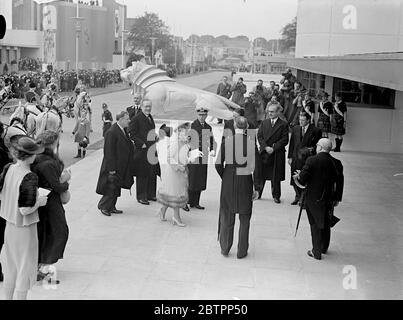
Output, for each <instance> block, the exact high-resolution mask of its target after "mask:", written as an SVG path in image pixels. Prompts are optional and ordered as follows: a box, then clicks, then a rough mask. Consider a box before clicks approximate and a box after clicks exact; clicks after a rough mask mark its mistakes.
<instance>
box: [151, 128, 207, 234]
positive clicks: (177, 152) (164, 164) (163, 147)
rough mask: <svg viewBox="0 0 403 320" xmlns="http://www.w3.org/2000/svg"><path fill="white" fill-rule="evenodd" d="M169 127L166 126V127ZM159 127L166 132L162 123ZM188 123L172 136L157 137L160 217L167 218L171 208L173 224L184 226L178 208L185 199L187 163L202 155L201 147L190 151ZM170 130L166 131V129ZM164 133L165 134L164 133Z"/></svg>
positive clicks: (182, 204)
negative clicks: (159, 169)
mask: <svg viewBox="0 0 403 320" xmlns="http://www.w3.org/2000/svg"><path fill="white" fill-rule="evenodd" d="M165 128H168V127H165ZM161 130H162V131H163V132H165V133H166V131H168V130H164V126H163V127H161ZM189 131H190V123H188V122H187V123H184V124H181V125H180V126H178V127H177V128H176V129H175V130H174V132H173V134H172V136H170V137H166V138H163V139H160V140H159V142H158V144H157V153H158V161H159V163H160V168H161V182H160V184H159V188H158V191H157V201H158V202H159V203H161V204H162V207H161V209H160V211H159V212H158V213H159V217H160V219H161V221H167V219H166V218H165V214H166V211H167V209H168V208H172V209H173V211H174V215H173V217H172V224H173V225H177V226H179V227H185V226H186V225H185V224H184V223H183V222H182V219H181V217H180V214H179V210H180V209H181V208H183V207H184V206H186V204H187V202H188V170H187V164H188V163H189V162H193V161H195V160H196V159H197V158H198V157H200V156H201V152H200V151H198V150H197V151H196V152H195V153H193V154H190V153H189V150H190V148H189V145H188V140H189ZM168 132H169V131H168ZM163 135H164V134H163Z"/></svg>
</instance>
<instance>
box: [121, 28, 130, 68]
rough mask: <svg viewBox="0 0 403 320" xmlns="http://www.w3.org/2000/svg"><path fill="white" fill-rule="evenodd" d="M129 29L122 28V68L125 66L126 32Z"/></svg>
mask: <svg viewBox="0 0 403 320" xmlns="http://www.w3.org/2000/svg"><path fill="white" fill-rule="evenodd" d="M128 33H129V31H128V30H122V69H124V67H125V45H124V43H125V34H128Z"/></svg>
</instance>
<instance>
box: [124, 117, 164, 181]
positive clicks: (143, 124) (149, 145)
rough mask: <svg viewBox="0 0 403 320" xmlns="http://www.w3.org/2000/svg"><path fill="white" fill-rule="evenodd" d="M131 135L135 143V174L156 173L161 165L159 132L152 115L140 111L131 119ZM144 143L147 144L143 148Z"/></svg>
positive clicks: (145, 175)
mask: <svg viewBox="0 0 403 320" xmlns="http://www.w3.org/2000/svg"><path fill="white" fill-rule="evenodd" d="M129 136H130V139H132V140H133V142H134V145H135V150H134V171H133V175H134V176H136V177H149V176H152V175H156V174H157V173H158V171H159V169H158V168H159V166H158V162H157V156H156V146H155V143H156V141H157V134H156V133H155V123H154V119H153V117H152V116H151V115H150V118H148V117H147V116H146V115H145V114H144V112H139V113H138V114H137V115H136V116H134V118H132V119H131V120H130V124H129ZM143 145H146V148H142V146H143ZM150 149H151V150H150ZM148 153H150V156H151V157H150V159H148V156H147V155H148ZM151 158H152V159H151ZM149 160H150V161H149Z"/></svg>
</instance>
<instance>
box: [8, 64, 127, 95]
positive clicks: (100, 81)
mask: <svg viewBox="0 0 403 320" xmlns="http://www.w3.org/2000/svg"><path fill="white" fill-rule="evenodd" d="M52 79H53V82H54V83H55V84H56V86H57V90H58V92H71V91H73V90H74V88H75V87H76V86H77V83H78V80H79V79H80V80H81V81H82V83H83V85H84V86H86V87H87V88H105V87H106V86H108V85H110V84H113V83H119V82H121V81H122V80H121V79H120V72H119V70H106V69H102V70H80V71H79V74H78V79H77V73H76V71H75V70H69V71H67V70H47V71H46V72H39V71H30V72H27V73H23V74H18V73H13V74H5V75H2V76H0V90H1V89H2V88H3V87H4V86H5V85H6V83H8V85H9V86H10V88H11V93H12V97H13V98H17V99H22V98H24V95H25V93H26V92H27V91H28V90H29V85H30V83H34V84H35V85H36V92H37V94H38V95H39V96H41V95H42V94H43V91H44V90H45V89H46V87H47V86H48V84H49V83H50V82H51V81H52Z"/></svg>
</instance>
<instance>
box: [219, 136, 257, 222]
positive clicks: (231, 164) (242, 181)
mask: <svg viewBox="0 0 403 320" xmlns="http://www.w3.org/2000/svg"><path fill="white" fill-rule="evenodd" d="M248 139H251V140H250V141H249V146H248ZM254 139H255V137H254V136H252V137H248V136H247V135H245V134H235V135H234V136H231V137H228V138H226V139H225V140H224V141H223V142H222V144H221V148H220V151H219V153H218V156H217V159H216V164H215V167H216V170H217V172H218V174H219V175H220V177H221V179H222V183H221V195H220V215H221V214H234V213H239V214H251V213H252V195H253V188H254V179H253V172H254V170H255V161H256V157H249V159H251V160H252V161H241V160H243V159H239V156H235V154H236V152H237V149H238V152H242V154H243V157H245V158H246V157H247V152H249V153H252V152H253V153H255V154H256V153H257V148H256V143H255V140H254ZM240 147H242V148H243V149H241V151H239V148H240ZM228 148H232V150H228ZM248 148H249V150H248ZM240 169H243V170H245V172H242V173H241V172H238V170H240ZM246 171H247V172H249V174H246ZM255 189H256V190H259V186H258V185H257V184H256V183H255Z"/></svg>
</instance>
